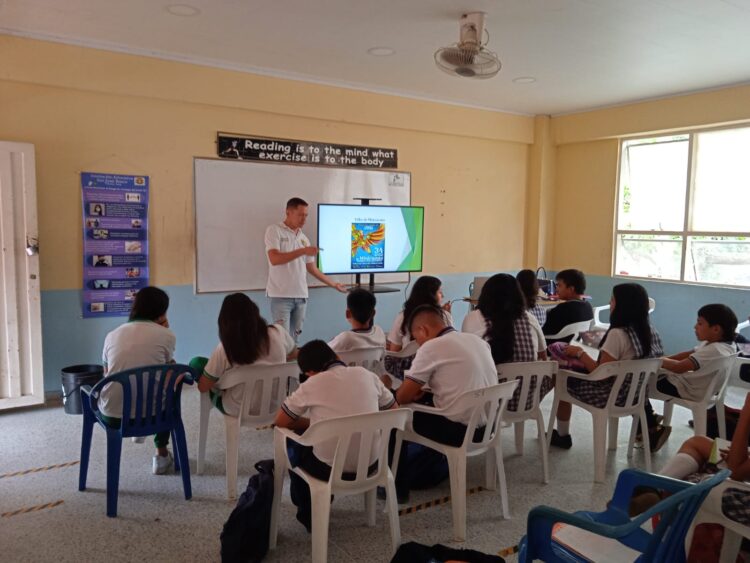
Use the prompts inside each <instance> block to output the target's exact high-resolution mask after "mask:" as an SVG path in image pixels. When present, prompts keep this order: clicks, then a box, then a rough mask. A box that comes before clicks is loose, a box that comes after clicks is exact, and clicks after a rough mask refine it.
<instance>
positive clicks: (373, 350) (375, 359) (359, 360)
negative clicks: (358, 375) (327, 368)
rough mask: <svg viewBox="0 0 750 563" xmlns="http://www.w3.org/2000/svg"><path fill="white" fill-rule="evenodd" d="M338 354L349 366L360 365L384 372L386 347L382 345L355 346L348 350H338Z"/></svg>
mask: <svg viewBox="0 0 750 563" xmlns="http://www.w3.org/2000/svg"><path fill="white" fill-rule="evenodd" d="M336 355H337V356H338V357H339V358H340V359H341V361H342V362H344V363H345V364H346V365H348V366H359V367H363V368H365V369H369V370H370V371H371V372H373V373H375V374H377V375H380V374H381V373H383V371H384V370H383V357H384V356H385V348H383V347H382V346H376V347H367V348H355V349H354V350H349V351H347V352H337V353H336Z"/></svg>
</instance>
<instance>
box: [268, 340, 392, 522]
mask: <svg viewBox="0 0 750 563" xmlns="http://www.w3.org/2000/svg"><path fill="white" fill-rule="evenodd" d="M297 363H298V364H299V368H300V371H302V373H304V374H305V375H307V376H308V379H307V380H306V381H305V382H304V383H302V384H301V385H300V386H299V387H298V388H297V390H296V391H294V393H292V394H291V395H290V396H289V397H287V398H286V400H285V401H284V403H283V404H282V405H281V408H280V409H279V412H278V413H277V414H276V421H275V424H276V426H279V427H281V428H289V429H291V430H294V431H296V432H298V433H300V434H301V433H302V432H304V431H305V430H306V429H307V428H308V427H309V426H311V425H313V424H315V423H316V422H320V421H322V420H327V419H329V418H337V417H342V416H351V415H355V414H366V413H373V412H377V411H378V410H388V409H392V408H397V407H398V404H397V403H396V400H395V399H394V397H393V394H392V393H391V392H390V391H389V390H388V389H386V388H385V386H384V385H383V383H382V382H381V381H380V379H378V376H376V375H375V374H374V373H372V372H371V371H368V370H366V369H365V368H362V367H356V366H353V367H348V366H346V365H345V364H344V363H343V362H342V361H341V360H339V359H338V357H337V356H336V353H335V352H334V351H333V350H331V348H330V347H329V346H328V344H326V343H325V342H323V341H322V340H312V341H310V342H308V343H307V344H305V345H304V346H302V348H300V350H299V355H298V356H297ZM305 415H307V416H305ZM308 417H309V418H308ZM287 448H288V449H289V457H290V459H291V460H292V463H293V465H294V466H295V467H301V468H302V469H304V470H305V471H306V472H307V473H309V474H310V475H312V476H313V477H315V478H317V479H321V480H328V478H329V477H330V475H331V464H332V463H333V458H334V455H335V453H336V452H335V443H330V442H327V443H323V444H319V445H317V446H315V447H314V448H310V447H306V446H301V445H299V444H297V443H296V442H292V441H291V440H290V441H288V442H287ZM377 449H378V445H377V444H375V443H373V446H372V452H373V453H374V452H377ZM358 454H359V452H358V451H356V449H350V450H349V452H348V456H347V459H346V461H345V462H344V471H345V473H344V476H343V478H344V479H346V472H347V471H351V472H354V471H356V469H357V457H358ZM371 461H372V462H373V465H372V466H371V471H375V469H376V462H377V459H376V458H375V455H373V457H371ZM289 476H290V487H289V492H290V495H291V497H292V502H293V503H294V504H295V505H296V506H297V520H299V522H300V523H301V524H303V525H304V526H305V528H307V531H308V532H309V531H310V529H311V517H312V514H311V508H312V507H311V500H310V488H309V487H308V485H307V483H305V481H304V480H303V479H302V478H301V477H299V476H297V474H296V473H294V472H292V471H290V472H289Z"/></svg>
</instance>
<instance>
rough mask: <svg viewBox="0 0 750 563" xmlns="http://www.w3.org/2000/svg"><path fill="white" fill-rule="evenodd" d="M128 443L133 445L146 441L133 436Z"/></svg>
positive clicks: (144, 438)
mask: <svg viewBox="0 0 750 563" xmlns="http://www.w3.org/2000/svg"><path fill="white" fill-rule="evenodd" d="M130 441H131V442H133V443H134V444H142V443H143V442H145V441H146V437H145V436H133V437H132V438H130Z"/></svg>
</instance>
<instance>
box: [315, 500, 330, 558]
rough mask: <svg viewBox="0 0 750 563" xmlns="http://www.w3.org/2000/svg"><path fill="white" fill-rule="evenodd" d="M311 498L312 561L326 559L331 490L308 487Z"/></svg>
mask: <svg viewBox="0 0 750 563" xmlns="http://www.w3.org/2000/svg"><path fill="white" fill-rule="evenodd" d="M310 497H311V500H312V561H313V563H326V561H327V560H328V524H329V521H330V518H331V492H330V490H329V489H328V488H327V487H326V488H324V487H320V488H315V487H310Z"/></svg>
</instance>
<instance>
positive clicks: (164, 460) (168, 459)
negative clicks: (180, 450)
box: [151, 452, 174, 475]
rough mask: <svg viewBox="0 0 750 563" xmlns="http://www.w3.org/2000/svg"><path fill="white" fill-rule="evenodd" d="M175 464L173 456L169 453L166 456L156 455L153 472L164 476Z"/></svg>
mask: <svg viewBox="0 0 750 563" xmlns="http://www.w3.org/2000/svg"><path fill="white" fill-rule="evenodd" d="M173 464H174V459H173V458H172V454H171V453H169V452H167V455H166V456H161V455H155V456H154V462H153V466H152V468H151V471H152V472H153V474H154V475H164V474H165V473H166V472H167V471H169V468H170V467H172V465H173Z"/></svg>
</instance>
